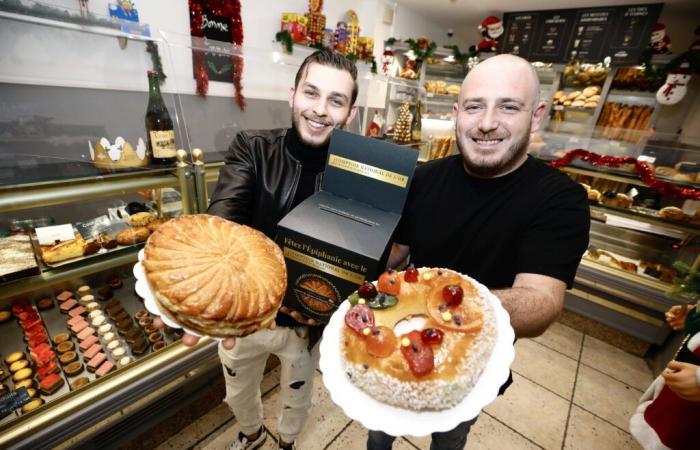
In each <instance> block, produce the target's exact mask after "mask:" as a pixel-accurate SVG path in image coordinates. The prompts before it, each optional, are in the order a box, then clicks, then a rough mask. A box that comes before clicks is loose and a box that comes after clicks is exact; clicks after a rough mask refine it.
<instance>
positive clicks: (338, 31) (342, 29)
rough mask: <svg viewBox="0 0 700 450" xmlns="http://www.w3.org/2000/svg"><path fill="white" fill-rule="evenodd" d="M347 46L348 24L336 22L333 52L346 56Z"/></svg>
mask: <svg viewBox="0 0 700 450" xmlns="http://www.w3.org/2000/svg"><path fill="white" fill-rule="evenodd" d="M347 46H348V24H346V23H345V22H338V23H337V24H336V27H335V32H334V33H333V50H334V51H335V52H336V53H340V54H341V55H347V54H348V53H349V52H348V51H347Z"/></svg>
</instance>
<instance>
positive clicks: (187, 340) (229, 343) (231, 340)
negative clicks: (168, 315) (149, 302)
mask: <svg viewBox="0 0 700 450" xmlns="http://www.w3.org/2000/svg"><path fill="white" fill-rule="evenodd" d="M153 325H154V326H155V327H156V328H165V324H164V323H163V321H162V320H161V319H160V316H155V317H154V318H153ZM275 326H276V324H275V321H274V320H273V321H272V322H271V323H270V326H269V327H268V328H269V329H271V330H273V329H274V328H275ZM197 342H199V336H195V335H193V334H189V333H185V334H183V335H182V343H183V344H185V345H186V346H188V347H194V346H195V345H197ZM221 345H223V346H224V348H225V349H226V350H231V349H232V348H233V347H235V345H236V338H235V337H227V338H225V339H223V340H222V341H221Z"/></svg>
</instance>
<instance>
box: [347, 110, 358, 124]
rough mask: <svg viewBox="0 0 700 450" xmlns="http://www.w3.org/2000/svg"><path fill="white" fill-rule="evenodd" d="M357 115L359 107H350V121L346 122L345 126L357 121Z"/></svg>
mask: <svg viewBox="0 0 700 450" xmlns="http://www.w3.org/2000/svg"><path fill="white" fill-rule="evenodd" d="M356 115H357V106H355V105H352V106H351V107H350V115H349V116H348V120H347V121H345V124H346V125H347V124H349V123H352V121H353V120H355V116H356Z"/></svg>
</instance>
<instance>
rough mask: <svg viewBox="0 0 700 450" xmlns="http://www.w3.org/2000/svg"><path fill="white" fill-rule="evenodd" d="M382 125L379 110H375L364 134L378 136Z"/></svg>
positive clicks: (382, 120)
mask: <svg viewBox="0 0 700 450" xmlns="http://www.w3.org/2000/svg"><path fill="white" fill-rule="evenodd" d="M382 125H384V118H383V117H382V115H381V114H379V111H375V112H374V117H373V118H372V123H370V124H369V127H367V133H366V136H370V137H378V136H379V135H380V134H381V133H382Z"/></svg>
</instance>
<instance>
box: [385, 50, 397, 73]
mask: <svg viewBox="0 0 700 450" xmlns="http://www.w3.org/2000/svg"><path fill="white" fill-rule="evenodd" d="M395 60H396V58H394V51H393V50H392V49H391V47H389V46H388V45H387V46H386V47H384V53H383V54H382V73H383V74H384V75H387V76H394V74H395V73H396V71H395V70H394V67H393V66H394V61H395Z"/></svg>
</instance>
